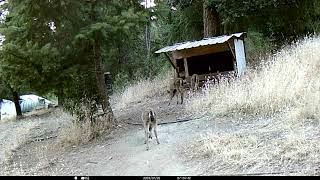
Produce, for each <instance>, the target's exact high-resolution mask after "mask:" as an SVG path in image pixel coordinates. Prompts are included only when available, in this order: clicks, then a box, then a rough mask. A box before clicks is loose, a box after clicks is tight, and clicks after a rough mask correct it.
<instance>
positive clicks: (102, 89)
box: [91, 1, 115, 125]
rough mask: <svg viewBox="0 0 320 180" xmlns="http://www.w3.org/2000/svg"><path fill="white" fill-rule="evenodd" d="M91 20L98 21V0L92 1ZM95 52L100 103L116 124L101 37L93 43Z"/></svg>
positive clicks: (105, 114)
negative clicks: (105, 71)
mask: <svg viewBox="0 0 320 180" xmlns="http://www.w3.org/2000/svg"><path fill="white" fill-rule="evenodd" d="M91 3H92V4H91V20H92V21H93V22H96V19H97V18H96V12H95V6H96V1H92V2H91ZM93 53H94V65H95V71H96V81H97V87H98V96H99V100H100V104H101V106H102V110H103V113H104V116H105V117H106V118H107V121H109V123H110V125H112V124H115V119H114V115H113V111H112V108H111V105H110V102H109V95H108V94H107V85H106V84H105V79H104V71H103V63H102V54H101V47H100V43H99V39H95V42H94V45H93Z"/></svg>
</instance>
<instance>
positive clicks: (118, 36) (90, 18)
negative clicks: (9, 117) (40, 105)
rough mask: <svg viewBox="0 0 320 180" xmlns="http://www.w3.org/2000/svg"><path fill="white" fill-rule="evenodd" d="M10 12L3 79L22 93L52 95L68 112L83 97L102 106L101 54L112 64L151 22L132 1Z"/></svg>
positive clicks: (43, 4) (0, 68)
mask: <svg viewBox="0 0 320 180" xmlns="http://www.w3.org/2000/svg"><path fill="white" fill-rule="evenodd" d="M5 9H7V10H8V11H9V14H8V16H7V17H6V19H5V21H4V22H3V23H2V24H1V29H0V31H1V32H0V33H1V34H3V35H5V41H4V43H3V47H2V50H1V53H0V56H1V58H0V72H1V76H2V77H3V78H4V79H6V80H7V82H8V83H9V84H10V85H11V86H12V87H13V88H14V89H15V90H17V91H25V90H26V91H35V92H37V93H39V94H41V95H45V94H47V93H48V92H51V93H53V94H54V95H56V96H58V98H59V103H60V104H61V105H64V106H65V108H67V109H69V110H72V109H75V106H77V104H76V103H67V102H77V100H79V99H81V98H83V97H86V98H87V99H89V101H94V100H96V102H98V100H97V82H96V76H95V66H94V65H95V63H94V58H95V57H96V53H98V52H97V51H96V50H99V51H101V52H102V56H101V57H102V59H103V60H104V62H106V64H107V65H110V64H112V63H113V61H114V60H115V59H116V58H115V57H113V54H116V53H113V52H115V49H117V48H118V46H122V45H123V44H126V40H127V38H128V37H132V36H134V35H135V33H136V32H138V29H139V28H140V26H141V24H143V23H144V22H145V19H146V16H145V14H144V12H143V10H142V9H141V8H140V5H139V4H138V2H133V1H120V2H119V1H108V2H106V1H102V0H100V1H99V0H98V1H78V0H71V1H64V0H52V1H41V0H37V1H34V0H26V1H13V0H9V1H8V3H7V4H6V5H4V6H2V7H1V10H2V11H3V10H5ZM110 68H111V67H107V68H106V69H110Z"/></svg>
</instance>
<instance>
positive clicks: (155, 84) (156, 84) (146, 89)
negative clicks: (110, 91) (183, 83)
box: [111, 71, 173, 109]
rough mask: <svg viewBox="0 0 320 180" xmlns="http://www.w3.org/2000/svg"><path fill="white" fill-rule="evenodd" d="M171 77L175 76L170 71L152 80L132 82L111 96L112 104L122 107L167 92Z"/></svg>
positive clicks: (115, 106) (117, 107)
mask: <svg viewBox="0 0 320 180" xmlns="http://www.w3.org/2000/svg"><path fill="white" fill-rule="evenodd" d="M171 77H173V72H171V71H169V72H164V73H163V74H160V75H158V76H157V77H156V78H154V79H152V80H150V79H146V80H140V81H138V82H137V83H135V84H131V85H129V86H128V87H126V88H124V91H123V92H119V93H116V94H114V95H113V96H112V97H111V100H112V104H114V108H116V109H121V108H125V107H127V106H128V105H130V104H132V103H136V102H139V101H145V100H147V99H148V98H151V97H154V96H159V95H163V94H165V93H167V89H168V85H169V81H170V78H171Z"/></svg>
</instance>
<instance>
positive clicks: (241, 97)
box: [187, 37, 320, 118]
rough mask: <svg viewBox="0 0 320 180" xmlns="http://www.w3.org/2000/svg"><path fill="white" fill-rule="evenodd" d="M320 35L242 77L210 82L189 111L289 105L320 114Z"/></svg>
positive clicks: (259, 110)
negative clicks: (230, 80)
mask: <svg viewBox="0 0 320 180" xmlns="http://www.w3.org/2000/svg"><path fill="white" fill-rule="evenodd" d="M319 48H320V38H319V37H309V38H305V39H303V40H300V41H298V42H296V43H294V44H292V45H290V46H288V47H286V48H284V49H283V50H281V51H279V52H278V53H276V54H275V55H273V56H271V57H269V58H268V59H265V60H263V62H262V64H261V66H260V68H258V69H255V70H253V69H250V70H248V72H247V74H246V75H244V76H243V77H242V78H240V79H233V80H232V82H230V83H228V82H227V81H223V82H222V83H221V84H219V85H213V86H212V85H210V82H209V85H207V87H208V88H206V89H205V90H204V91H203V93H202V94H201V95H198V96H197V97H195V98H193V99H191V100H190V101H189V105H188V106H187V107H189V108H188V110H189V111H192V112H195V113H199V112H208V113H210V114H212V115H230V114H243V113H244V114H253V115H256V114H257V115H262V116H269V115H273V114H274V113H277V112H281V111H284V110H287V109H288V108H299V109H301V110H302V109H304V110H303V111H304V112H303V113H304V114H305V115H306V116H314V117H317V118H319V117H320V111H319V110H320V96H319V94H320V92H319V91H320V82H319V81H320V80H319V79H320V56H319Z"/></svg>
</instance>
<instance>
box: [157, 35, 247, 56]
mask: <svg viewBox="0 0 320 180" xmlns="http://www.w3.org/2000/svg"><path fill="white" fill-rule="evenodd" d="M244 34H245V33H244V32H241V33H235V34H231V35H223V36H218V37H211V38H205V39H202V40H199V41H192V42H191V41H187V42H183V43H176V44H174V45H172V46H167V47H164V48H162V49H159V50H158V51H156V52H155V53H163V52H172V51H179V50H183V49H190V48H195V47H200V46H208V45H214V44H222V43H225V42H227V41H228V40H229V39H231V38H234V37H236V38H240V37H241V36H243V35H244Z"/></svg>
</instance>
